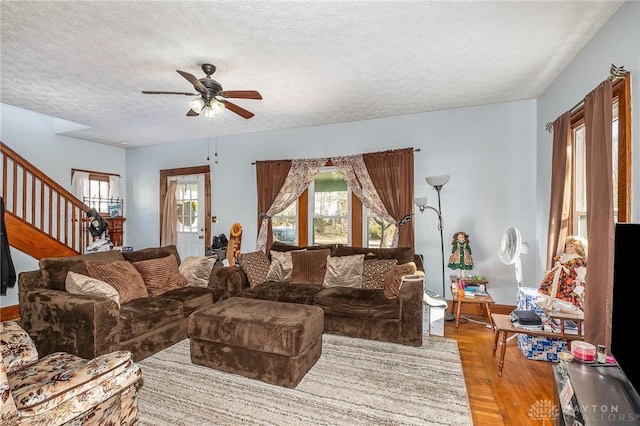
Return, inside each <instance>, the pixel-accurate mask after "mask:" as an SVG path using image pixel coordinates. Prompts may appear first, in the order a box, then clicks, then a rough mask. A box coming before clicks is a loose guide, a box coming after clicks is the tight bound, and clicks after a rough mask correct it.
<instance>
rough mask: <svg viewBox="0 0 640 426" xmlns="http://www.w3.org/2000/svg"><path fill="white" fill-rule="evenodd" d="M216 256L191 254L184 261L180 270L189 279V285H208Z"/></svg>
mask: <svg viewBox="0 0 640 426" xmlns="http://www.w3.org/2000/svg"><path fill="white" fill-rule="evenodd" d="M216 260H217V257H216V256H207V257H203V256H189V257H187V258H186V259H185V260H183V261H182V263H181V264H180V266H179V267H178V270H179V271H180V275H182V276H183V277H185V278H186V279H187V285H188V286H193V287H207V286H208V285H209V277H210V276H211V269H213V265H214V264H215V263H216Z"/></svg>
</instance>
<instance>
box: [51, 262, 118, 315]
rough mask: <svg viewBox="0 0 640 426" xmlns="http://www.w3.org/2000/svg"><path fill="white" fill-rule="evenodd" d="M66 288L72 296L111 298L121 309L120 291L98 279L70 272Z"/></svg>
mask: <svg viewBox="0 0 640 426" xmlns="http://www.w3.org/2000/svg"><path fill="white" fill-rule="evenodd" d="M64 288H65V290H67V293H70V294H77V295H81V296H96V297H106V298H109V299H111V300H113V301H114V302H116V305H118V308H119V307H120V293H118V290H116V289H115V288H114V287H113V286H112V285H110V284H108V283H106V282H104V281H101V280H99V279H97V278H93V277H90V276H87V275H82V274H77V273H75V272H73V271H69V272H67V279H66V280H65V283H64Z"/></svg>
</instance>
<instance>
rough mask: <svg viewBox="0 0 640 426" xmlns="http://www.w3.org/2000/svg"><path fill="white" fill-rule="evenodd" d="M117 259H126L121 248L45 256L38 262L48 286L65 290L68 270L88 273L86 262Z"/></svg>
mask: <svg viewBox="0 0 640 426" xmlns="http://www.w3.org/2000/svg"><path fill="white" fill-rule="evenodd" d="M115 260H125V258H124V257H123V256H122V252H121V251H120V250H110V251H99V252H96V253H88V254H83V255H80V256H70V257H50V258H44V259H40V262H38V264H39V266H40V270H41V271H42V280H43V281H44V283H45V285H46V286H47V288H50V289H52V290H61V291H62V290H64V285H65V284H64V282H65V280H66V279H67V272H69V271H73V272H76V273H78V274H82V275H88V272H87V267H86V262H88V261H101V262H111V261H115Z"/></svg>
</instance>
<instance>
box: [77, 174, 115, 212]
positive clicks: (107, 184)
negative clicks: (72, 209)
mask: <svg viewBox="0 0 640 426" xmlns="http://www.w3.org/2000/svg"><path fill="white" fill-rule="evenodd" d="M119 178H120V176H118V175H114V174H111V173H103V172H95V171H89V170H78V169H71V183H72V186H73V188H74V192H75V194H76V196H77V197H78V198H79V199H80V200H83V201H84V202H85V204H87V205H88V206H89V207H91V208H95V209H96V210H97V211H98V212H99V213H101V214H105V215H109V205H110V204H112V201H113V200H112V199H117V198H119V196H120V188H119V187H118V180H119ZM112 186H114V187H112Z"/></svg>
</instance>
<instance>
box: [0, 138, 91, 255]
mask: <svg viewBox="0 0 640 426" xmlns="http://www.w3.org/2000/svg"><path fill="white" fill-rule="evenodd" d="M0 153H1V156H2V162H1V166H0V167H1V168H0V171H1V178H2V181H1V184H2V187H1V192H0V195H1V196H2V198H3V199H4V205H5V215H4V220H5V225H6V227H7V237H8V239H9V245H10V246H12V247H14V248H16V249H17V250H20V251H21V252H23V253H26V254H28V255H29V256H31V257H33V258H35V259H38V260H40V259H42V258H45V257H64V256H75V255H77V254H80V253H82V249H83V247H86V246H87V245H88V244H89V238H90V236H89V234H88V233H87V232H85V218H84V212H85V211H86V210H88V209H89V208H88V207H87V206H86V205H85V204H84V203H83V202H82V201H80V200H79V199H78V198H77V197H76V196H75V195H73V194H72V193H70V192H69V191H67V190H66V189H64V188H63V187H61V186H60V185H58V184H57V183H56V182H54V181H53V180H52V179H51V178H49V177H48V176H47V175H45V174H44V173H43V172H42V171H40V170H39V169H38V168H37V167H35V166H34V165H33V164H31V163H29V162H28V161H27V160H25V159H24V158H22V157H21V156H20V155H18V154H17V153H16V152H15V151H13V150H12V149H11V148H9V147H8V146H6V145H5V144H4V143H2V142H0Z"/></svg>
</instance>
